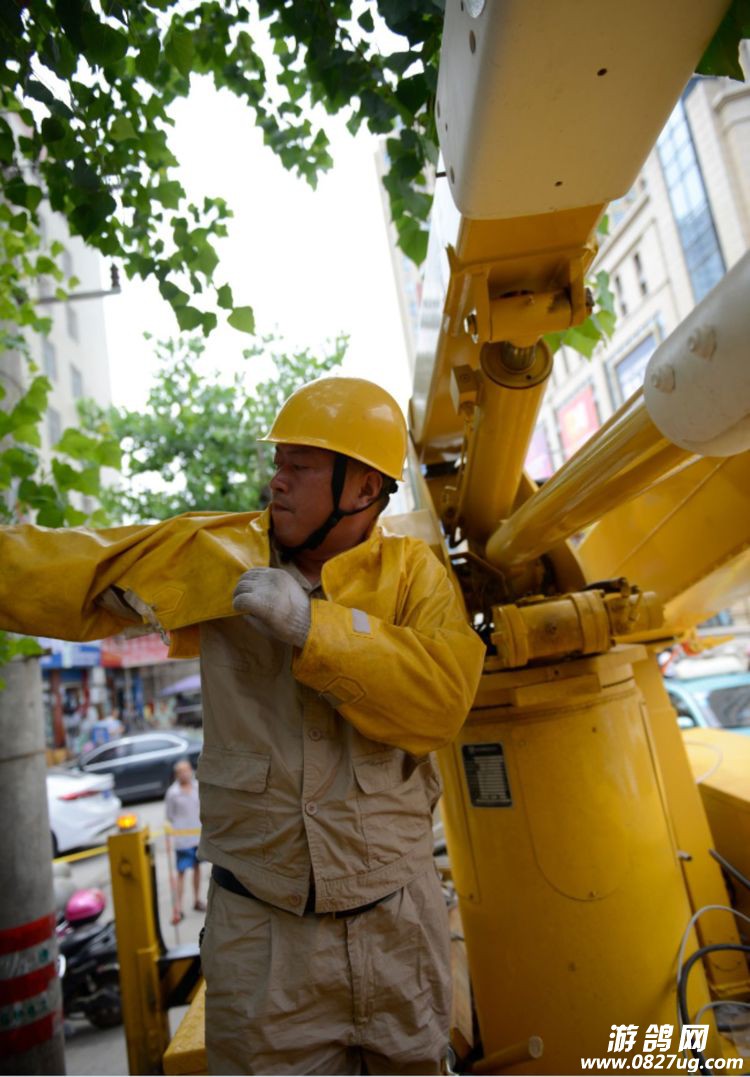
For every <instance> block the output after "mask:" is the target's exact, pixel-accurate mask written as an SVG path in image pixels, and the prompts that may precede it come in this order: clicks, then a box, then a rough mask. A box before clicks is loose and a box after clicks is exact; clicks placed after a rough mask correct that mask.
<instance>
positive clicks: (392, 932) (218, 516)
mask: <svg viewBox="0 0 750 1077" xmlns="http://www.w3.org/2000/svg"><path fill="white" fill-rule="evenodd" d="M265 441H266V442H268V443H270V444H272V445H274V446H275V452H276V464H275V474H274V477H273V479H272V481H271V484H270V494H271V503H270V505H269V506H268V507H267V508H266V509H265V510H264V511H263V512H248V513H231V514H222V513H188V514H184V515H182V516H178V517H175V518H173V519H171V520H165V521H160V522H158V523H156V524H148V525H127V526H125V527H114V528H109V529H103V530H97V531H91V530H89V529H86V528H71V529H64V530H60V531H50V530H49V529H45V528H39V527H35V526H33V525H30V524H19V525H16V526H13V527H3V528H0V563H3V564H4V565H5V566H6V567H7V572H6V573H5V574H0V628H5V629H8V630H10V631H20V632H26V633H37V634H40V635H55V636H59V637H60V638H69V639H84V640H85V639H97V638H102V637H104V636H107V635H111V634H113V633H114V632H117V631H122V630H123V629H124V628H125V627H126V626H128V625H129V624H132V622H133V621H137V622H139V623H140V624H142V625H150V626H152V627H154V628H158V629H159V630H161V631H163V632H165V633H166V632H168V633H169V641H170V655H171V656H172V657H181V658H186V657H192V656H194V655H196V654H199V655H200V660H201V677H202V689H203V690H202V698H203V724H204V745H203V751H202V754H201V757H200V760H199V762H198V769H197V776H198V781H199V787H200V802H201V824H202V830H201V838H200V845H199V852H198V855H199V857H200V858H201V859H202V860H205V861H208V862H209V863H210V864H211V865H212V877H211V880H210V883H209V891H208V898H207V906H208V908H207V913H206V925H205V934H204V936H203V939H202V944H201V958H202V964H203V971H204V975H205V978H206V988H207V990H206V1026H205V1027H206V1049H207V1055H208V1065H209V1069H210V1072H212V1073H222V1074H251V1073H264V1074H286V1073H309V1074H315V1073H325V1074H334V1073H336V1074H339V1073H360V1072H364V1071H366V1072H369V1073H383V1074H385V1073H400V1074H410V1073H439V1072H441V1067H442V1065H443V1062H444V1059H445V1057H446V1053H447V1047H448V1034H449V1030H448V1025H449V1008H450V971H449V964H450V963H449V933H448V921H447V911H446V908H445V903H444V900H443V896H442V891H441V887H440V884H439V880H438V877H437V874H436V871H435V868H434V864H433V856H432V846H433V840H432V811H433V808H434V806H435V803H436V801H437V799H438V796H439V793H440V783H439V778H438V774H437V770H436V767H435V765H434V762H433V758H432V755H431V753H432V752H433V751H434V749H436V748H438V747H440V746H442V745H445V744H447V743H449V742H450V741H451V740H452V739H453V738H454V737H455V736H456V734H457V732H458V730H459V729H460V727H461V725H462V724H463V722H464V720H465V717H466V715H467V713H468V711H469V709H470V707H471V704H472V702H473V699H474V695H475V692H476V688H477V684H478V681H479V677H480V674H481V669H482V664H483V658H484V647H483V645H482V643H481V640H480V639H479V637H478V636H477V635H476V634H475V632H474V631H473V629H472V628H471V626H470V624H469V621H468V619H467V616H466V611H465V609H464V607H463V603H462V599H461V597H460V593H459V592H458V591H457V589H456V587H455V586H454V583H453V581H452V578H451V577H450V576H449V574H448V573H447V571H446V569H445V567H444V566H443V565H442V563H441V562H440V560H439V559H438V558H437V557H436V556H435V555H434V554H433V553H432V551H431V550H430V549H429V547H428V546H427V545H426V544H425V543H424V542H422V541H420V540H418V539H415V538H411V537H405V536H399V535H394V534H388V532H387V529H386V528H385V526H381V525H380V524H379V523H378V517H379V515H380V513H381V511H382V510H383V508H384V507H385V506H386V504H387V502H388V500H389V497H390V495H391V493H392V492H393V491H394V490H395V488H396V483H397V480H399V479H400V477H401V474H402V470H403V464H404V457H405V452H406V428H405V423H404V419H403V415H402V414H401V411H400V409H399V408H398V406H397V404H396V403H395V401H394V400H393V399H392V397H390V396H389V394H388V393H386V392H384V390H382V389H380V388H379V387H378V386H376V385H374V384H372V383H371V382H368V381H364V380H362V379H358V378H345V377H327V378H321V379H320V380H318V381H315V382H311V383H310V384H308V385H306V386H304V387H303V388H301V389H299V390H298V391H297V392H296V393H294V394H293V395H292V396H291V397H290V398H289V400H288V401H287V402H286V404H284V406H283V407H282V408H281V410H280V412H279V414H278V416H277V417H276V420H275V421H274V423H273V425H272V428H271V430H270V432H269V433H268V435H267V437H266V438H265ZM63 572H64V578H65V587H64V588H61V587H60V579H61V575H62V574H63Z"/></svg>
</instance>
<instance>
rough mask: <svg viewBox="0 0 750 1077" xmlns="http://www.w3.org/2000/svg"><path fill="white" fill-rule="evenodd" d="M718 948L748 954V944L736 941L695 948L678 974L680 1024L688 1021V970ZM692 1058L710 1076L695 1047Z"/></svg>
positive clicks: (704, 1060) (706, 1076)
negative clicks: (696, 1060) (743, 944)
mask: <svg viewBox="0 0 750 1077" xmlns="http://www.w3.org/2000/svg"><path fill="white" fill-rule="evenodd" d="M720 950H724V951H726V950H732V951H737V952H739V953H743V954H750V946H742V945H741V944H740V943H736V942H719V943H714V944H713V945H711V946H701V947H700V949H698V950H695V951H694V952H693V953H692V954H691V955H690V957H689V958H688V959H687V961H686V962H685V964H684V966H683V968H682V971H681V972H680V974H679V980H678V982H677V1005H678V1007H679V1013H680V1022H681V1024H682V1025H687V1024H689V1023H690V1014H689V1013H688V1008H687V981H688V976H689V975H690V970H691V969H692V967H693V965H694V964H695V963H696V961H700V959H701V958H702V957H705V956H706V954H712V953H716V952H717V951H720ZM690 1050H691V1052H692V1055H693V1057H694V1058H697V1059H698V1068H699V1069H700V1071H701V1073H702V1074H704V1075H705V1077H711V1070H710V1069H709V1068H708V1063H707V1061H706V1058H705V1055H704V1054H703V1052H702V1051H700V1050H698V1049H697V1048H694V1047H691V1048H690Z"/></svg>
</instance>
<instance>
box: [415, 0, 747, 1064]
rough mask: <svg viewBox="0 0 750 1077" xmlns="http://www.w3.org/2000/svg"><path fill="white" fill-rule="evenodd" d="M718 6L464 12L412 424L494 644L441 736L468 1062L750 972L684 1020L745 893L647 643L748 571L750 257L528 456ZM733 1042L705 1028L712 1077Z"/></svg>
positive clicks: (735, 970) (741, 990)
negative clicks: (714, 855)
mask: <svg viewBox="0 0 750 1077" xmlns="http://www.w3.org/2000/svg"><path fill="white" fill-rule="evenodd" d="M726 6H727V5H726V3H725V2H724V0H717V2H715V3H711V2H708V3H705V2H700V3H699V2H690V3H687V4H684V5H680V10H679V32H677V28H676V26H675V17H676V12H675V7H674V5H673V4H671V3H669V2H667V0H657V2H655V3H652V2H641V0H638V2H636V3H633V4H628V5H621V4H616V3H614V2H605V3H603V4H602V3H588V2H583V3H581V4H577V5H576V6H575V19H574V20H572V19H571V8H570V6H569V5H560V4H553V3H549V2H545V0H534V2H530V3H529V2H527V0H503V2H502V3H501V2H497V3H489V2H488V3H482V2H481V0H476V2H473V3H472V2H466V0H464V2H460V0H448V3H447V5H446V21H445V32H444V39H443V49H442V54H441V67H440V77H439V82H438V91H437V105H436V118H437V123H438V130H439V134H440V139H441V148H442V152H443V159H444V164H445V173H446V177H445V180H444V181H443V182H444V184H445V186H444V188H443V189H442V190H441V189H440V188H439V189H438V195H437V201H438V203H440V201H441V199H442V200H443V203H444V202H445V200H446V195H447V190H446V187H447V189H448V190H449V191H450V196H451V199H452V201H453V202H454V203H455V206H456V207H457V210H458V213H456V211H455V210H453V211H452V212H451V207H450V206H448V207H446V206H445V205H444V204H443V205H442V206H440V205H439V206H438V217H439V218H440V219H441V220H442V221H446V220H451V219H452V234H451V235H450V236H449V237H448V239H449V245H448V248H447V267H446V266H445V263H443V267H442V282H443V285H444V288H443V292H444V300H443V306H442V316H441V319H440V330H439V335H438V338H437V341H436V343H435V346H434V349H433V348H431V347H423V348H421V349H419V350H418V356H417V367H416V372H415V389H414V395H413V398H412V402H411V410H410V425H411V432H412V437H413V440H414V444H415V471H418V472H419V474H418V475H416V476H415V477H414V479H413V486H414V489H415V494H416V499H417V506H418V508H419V509H422V510H424V509H427V510H428V511H429V512H431V513H432V514H433V516H434V518H435V520H436V522H437V521H439V523H440V525H441V526H442V530H443V532H444V534H445V537H446V540H447V543H448V545H449V546H450V547H451V548H452V549H453V551H454V552H453V553H452V554H451V555H448V554H447V553H446V554H445V556H446V559H448V560H450V562H451V563H452V565H453V567H454V569H455V571H456V575H457V578H458V580H459V582H460V584H461V586H462V588H463V591H464V596H465V599H466V604H467V611H468V615H469V617H470V618H471V619H472V620H473V622H474V623H475V625H476V626H477V627H478V629H479V630H480V631H481V632H482V634H483V637H484V639H485V641H486V642H487V643H488V658H487V662H486V666H485V674H484V677H483V680H482V685H481V688H480V691H479V695H478V697H477V700H476V702H475V706H474V708H473V710H472V713H471V715H470V718H469V721H468V722H467V724H466V726H465V727H464V729H463V730H462V733H461V734H460V736H459V738H458V740H457V742H456V743H455V744H454V745H453V746H451V747H450V748H448V749H445V750H444V751H443V752H441V753H440V754H441V760H440V761H441V768H442V770H443V775H444V780H445V786H446V792H445V798H444V802H443V816H444V820H445V827H446V834H447V838H448V846H449V851H450V854H451V863H452V870H453V878H454V882H455V886H456V890H457V893H458V897H459V906H460V909H461V915H462V920H463V925H464V932H465V936H466V944H467V950H468V959H469V969H470V974H471V981H472V985H473V991H474V1000H475V1006H476V1012H477V1016H478V1022H479V1030H480V1035H481V1044H482V1051H483V1055H484V1057H483V1059H481V1060H476V1059H475V1060H474V1061H475V1064H476V1067H477V1071H478V1072H529V1073H531V1072H536V1073H550V1072H559V1073H574V1072H578V1071H579V1068H580V1059H581V1057H582V1056H587V1055H588V1056H594V1057H595V1056H602V1055H606V1052H607V1045H608V1037H609V1034H610V1029H611V1028H612V1026H613V1025H621V1024H628V1025H635V1026H638V1027H639V1028H640V1030H641V1033H643V1032H645V1030H646V1029H647V1027H648V1026H649V1025H652V1024H655V1025H657V1026H661V1025H664V1024H672V1025H675V1026H679V1024H680V1023H681V1022H682V1021H684V1020H685V1014H686V1013H690V1014H694V1013H696V1012H697V1011H698V1009H699V1008H700V1007H702V1006H705V1005H707V1004H708V1003H709V1002H710V1001H711V999H712V998H718V999H721V998H725V997H738V996H739V997H743V998H745V999H746V998H747V997H748V992H749V991H750V982H749V980H748V969H747V963H746V960H745V955H744V954H743V953H742V952H741V950H731V949H730V950H726V949H724V950H714V951H711V952H709V953H707V954H706V955H705V960H704V963H703V964H702V965H701V964H700V963H699V965H698V966H697V967H695V968H694V969H693V971H692V973H691V977H690V980H689V983H688V988H687V997H686V998H685V999H683V1008H682V1015H681V1017H680V1018H679V1019H678V1018H677V1017H676V1014H677V998H676V996H677V990H676V986H677V980H678V972H679V970H678V967H677V962H678V953H679V951H680V944H681V941H682V938H683V934H684V933H685V932H687V943H686V945H687V947H688V950H689V951H692V950H695V949H696V948H697V947H698V945H709V944H713V945H716V944H719V945H727V946H738V945H739V936H738V934H737V930H736V927H735V923H734V918H733V916H732V914H731V912H727V913H721V912H717V911H712V912H706V913H701V915H700V916H699V918H698V920H697V927H696V929H695V933H693V929H692V925H691V918H692V916H693V914H695V913H697V912H698V910H699V909H702V908H703V907H704V906H706V905H723V906H727V905H728V897H727V892H726V888H725V886H724V883H723V879H722V877H721V874H720V872H719V870H718V866H717V865H716V863H715V862H714V861H712V859H711V858H710V856H709V853H708V850H709V848H710V846H711V835H710V832H709V829H708V825H707V823H706V818H705V814H704V812H703V809H702V807H701V803H700V799H699V795H698V792H697V790H696V788H695V785H694V782H693V779H692V775H691V773H690V769H689V766H688V763H687V759H686V756H685V751H684V748H683V746H682V742H681V739H680V737H679V733H678V729H677V725H676V722H675V720H674V713H673V711H672V710H671V708H670V706H669V703H668V700H667V697H666V693H665V691H664V688H663V685H662V683H661V678H660V676H659V674H658V668H657V666H656V661H655V658H654V657H653V655H652V654H650V653H649V650H648V649H647V648H646V647H644V646H643V644H644V643H648V642H649V641H652V640H662V641H663V640H666V639H669V638H671V636H672V634H673V633H674V632H675V631H679V630H684V629H685V628H687V627H691V626H692V625H694V624H696V623H697V622H698V621H699V620H701V619H702V618H704V617H706V616H708V615H709V614H710V613H711V612H714V610H715V608H716V607H715V606H714V607H713V608H711V597H713V599H714V600H715V601H719V602H722V601H723V599H724V597H725V596H726V595H727V594H730V593H732V589H733V588H734V591H735V592H736V589H737V587H738V585H739V583H740V581H742V582H743V583H744V586H745V588H746V587H747V579H748V577H747V575H746V574H745V575H744V576H743V575H742V570H743V569H744V567H745V566H746V562H747V553H746V547H747V545H748V539H749V538H750V514H748V513H747V511H746V510H745V511H744V512H740V513H738V512H736V508H737V505H738V502H741V501H742V499H743V498H745V497H746V496H747V494H748V493H750V458H749V457H748V455H747V451H746V450H747V449H748V448H750V437H748V429H747V427H748V422H747V419H745V418H744V417H745V416H746V415H747V414H748V413H750V386H748V379H747V377H746V375H744V373H743V365H744V358H745V347H744V341H746V340H747V339H748V334H749V333H750V317H749V315H748V309H747V302H746V296H747V295H748V292H749V288H748V285H749V284H750V257H746V258H745V259H744V260H743V262H741V263H740V264H739V265H738V266H737V267H736V268H735V269H734V270H733V271H732V272H731V273H730V274H729V275H728V276H727V278H726V279H725V280H724V281H722V282H721V284H720V285H719V286H718V287H717V288H716V289H715V291H714V292H713V293H712V294H711V295H710V296H709V297H707V299H706V300H705V301H704V303H703V304H702V305H701V307H700V308H698V309H697V310H696V311H695V312H694V315H693V316H691V318H690V319H689V320H688V322H687V323H686V324H685V325H684V326H683V327H681V328H680V329H679V330H677V332H676V333H675V334H673V337H672V338H670V340H668V341H666V342H665V343H664V345H662V347H661V348H660V349H659V350H658V351H657V353H656V354H655V356H654V357H653V359H652V362H651V365H650V367H649V371H648V372H647V375H646V380H647V386H646V390H645V392H639V393H638V394H636V396H635V397H634V398H633V399H631V400H630V401H628V403H627V404H626V405H625V406H624V407H623V408H622V409H621V410H620V412H618V413H617V414H616V415H615V416H613V418H612V419H611V420H610V421H609V422H608V423H607V424H606V425H605V426H604V427H603V428H602V429H601V430H599V431H598V432H597V433H596V434H595V435H594V436H593V437H592V438H591V440H590V441H589V442H588V444H587V445H585V446H584V447H583V448H582V449H581V450H579V452H578V453H577V454H576V455H575V456H574V457H573V458H572V459H571V460H570V461H568V463H567V464H566V465H565V466H564V467H563V468H562V469H561V471H560V472H558V474H557V475H555V476H554V477H553V478H552V479H551V480H549V481H548V482H547V483H546V484H545V485H544V486H543V487H542V488H541V489H539V490H537V489H536V488H535V487H534V484H533V483H531V482H530V480H528V479H526V478H525V476H524V475H523V462H524V459H525V456H526V453H527V449H528V444H529V441H530V438H531V434H532V432H533V429H534V425H535V422H536V418H537V414H538V410H539V406H540V403H541V399H542V395H543V392H544V388H545V382H546V380H547V378H548V376H549V373H550V370H551V366H552V362H551V357H550V355H549V351H548V349H547V347H546V345H545V343H544V341H543V339H542V337H543V335H544V334H545V333H547V332H550V331H552V330H559V329H561V328H565V327H567V326H569V325H575V324H578V323H580V322H581V321H582V320H583V319H584V318H585V317H586V315H587V313H588V311H589V308H590V300H589V297H588V296H587V293H586V289H585V280H584V278H585V274H586V272H587V270H588V268H589V266H590V264H591V262H592V260H593V258H594V256H595V253H596V226H597V222H598V221H599V218H600V217H601V215H602V213H603V212H604V209H605V207H606V205H607V203H608V202H609V201H611V200H613V199H615V198H618V197H621V196H622V195H624V194H625V193H626V192H627V191H628V189H629V188H630V186H631V185H632V183H633V181H634V180H635V178H636V176H637V174H638V172H639V170H640V168H641V166H642V164H643V161H644V159H645V157H646V155H647V153H648V152H649V150H650V149H651V146H652V145H653V143H654V141H655V139H656V136H657V135H658V133H659V132H660V130H661V128H662V127H663V125H664V123H665V121H666V119H667V118H668V116H669V114H670V112H671V111H672V109H673V107H674V105H675V103H676V101H677V99H678V98H679V96H680V94H681V92H682V90H683V88H684V86H685V83H686V82H687V80H688V78H689V77H690V75H691V74H692V72H693V70H694V69H695V66H696V64H697V62H698V60H699V58H700V56H701V54H702V52H703V50H704V49H705V47H706V45H707V43H708V41H709V40H710V38H711V37H712V35H713V32H714V29H715V27H716V26H717V25H718V23H719V21H720V20H721V18H722V16H723V14H724V11H725V9H726ZM657 58H658V59H657ZM438 182H439V183H440V181H438ZM429 257H430V256H429V255H428V262H429ZM438 260H439V255H438V254H437V252H436V251H435V248H434V247H433V263H434V264H436V265H437V264H438ZM425 292H426V294H428V295H434V294H435V285H434V284H430V282H426V285H425ZM696 382H700V387H699V388H698V389H697V391H696V389H695V385H696ZM691 386H692V392H691ZM688 399H692V401H693V403H692V411H691V414H690V417H689V418H688V419H687V421H686V420H685V416H686V413H687V409H688V405H687V400H688ZM706 400H711V401H715V402H716V403H715V404H714V406H713V407H712V408H711V409H707V408H706V407H705V401H706ZM696 402H697V407H696ZM707 410H708V411H709V421H708V422H706V421H704V413H705V412H706V411H707ZM737 453H740V454H741V455H733V454H737ZM706 454H708V458H707V455H706ZM716 455H725V456H726V457H727V458H726V459H724V460H720V461H717V460H715V459H712V457H714V456H716ZM730 476H731V478H730ZM696 477H698V478H699V480H700V481H699V482H697V483H696V481H695V480H696ZM728 490H731V491H732V493H733V497H732V499H731V505H732V506H733V507H734V508H735V514H734V518H733V521H732V526H731V527H729V528H728V529H727V530H726V531H723V530H722V529H720V528H717V529H716V530H717V532H719V533H718V534H717V535H716V536H715V541H713V542H712V543H709V544H708V548H707V549H706V550H705V551H704V552H698V554H697V557H696V556H694V555H693V556H692V557H691V572H690V574H689V577H688V573H687V572H686V558H685V555H684V553H681V550H683V551H684V550H685V541H684V538H683V541H682V542H681V543H679V542H678V543H675V538H676V536H677V532H678V525H675V526H672V515H673V514H677V517H678V519H679V522H680V524H681V525H682V528H683V530H688V529H690V528H691V526H694V525H695V521H696V517H697V514H698V513H699V512H700V511H704V510H705V506H706V505H707V504H708V505H710V506H711V508H712V510H716V511H717V512H718V513H719V514H720V516H721V518H722V521H723V520H724V518H725V517H728V516H729V515H730V509H729V507H728V506H727V508H726V509H724V508H722V507H721V504H720V503H721V499H722V497H723V496H724V495H725V494H726V493H727V491H728ZM634 507H635V511H632V510H633V508H634ZM592 524H596V526H595V527H594V528H593V530H592V531H591V532H590V533H589V535H588V537H587V538H586V539H585V541H584V542H583V544H582V545H581V546H580V547H579V548H578V549H574V548H573V547H572V546H571V544H570V543H569V542H568V539H569V538H570V537H571V536H572V535H574V534H575V533H576V532H580V531H581V530H583V529H584V528H586V527H589V526H590V525H592ZM664 536H668V538H669V541H670V551H671V554H672V557H673V560H674V561H675V562H676V567H675V568H674V569H672V570H668V571H667V572H666V573H664V571H663V568H664V556H663V555H664V546H663V538H664ZM631 566H632V568H631ZM703 581H710V583H711V589H712V592H713V594H711V591H709V588H708V587H707V586H705V585H703ZM665 602H666V621H664V617H663V614H664V611H663V608H662V607H663V605H664V603H665ZM706 1013H707V1014H711V1013H712V1011H711V1010H710V1009H709V1010H707V1011H706ZM704 1020H706V1018H704ZM678 1035H679V1034H678V1033H676V1038H675V1044H674V1046H675V1047H676V1044H677V1037H678ZM733 1053H734V1047H733V1045H732V1043H731V1042H730V1041H729V1040H727V1039H726V1038H725V1037H722V1036H720V1035H719V1033H718V1031H717V1029H716V1026H715V1024H714V1023H713V1021H712V1023H711V1034H710V1038H709V1042H708V1046H707V1047H706V1049H705V1052H704V1053H703V1054H701V1055H700V1057H699V1064H700V1066H701V1068H702V1069H704V1070H705V1069H706V1068H707V1063H706V1059H707V1058H709V1057H711V1056H713V1057H715V1058H721V1057H722V1055H725V1054H726V1055H731V1054H733ZM468 1064H470V1060H468V1061H466V1060H465V1065H468Z"/></svg>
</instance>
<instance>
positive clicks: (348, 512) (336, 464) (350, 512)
mask: <svg viewBox="0 0 750 1077" xmlns="http://www.w3.org/2000/svg"><path fill="white" fill-rule="evenodd" d="M348 461H349V457H348V456H344V454H343V453H339V452H337V453H336V454H335V459H334V461H333V474H332V475H331V494H332V495H333V511H332V512H331V514H330V516H329V517H328V519H327V520H324V521H323V523H322V524H321V525H320V527H318V528H316V530H315V531H313V532H312V534H311V535H308V536H307V538H306V539H305V541H304V542H300V544H299V545H298V546H282V545H280V544H278V543H277V545H278V549H279V554H280V556H281V559H282V561H290V560H291V559H292V558H293V557H294V555H295V554H298V553H301V552H302V551H303V550H317V548H318V546H320V545H321V544H322V543H323V542H324V541H325V540H326V538H327V537H328V535H329V533H330V532H331V531H333V529H334V527H335V526H336V524H337V523H338V522H339V520H343V518H344V517H345V516H357V515H359V513H360V512H365V511H366V510H367V509H371V508H372V506H373V505H376V504H377V503H378V501H385V502H386V503H387V502H388V499H389V497H390V495H391V491H390V490H388V489H387V488H386V486H384V487H383V489H382V490H381V492H380V493H379V494H378V496H377V497H374V498H373V499H372V501H368V502H367V504H366V505H363V506H362V508H361V509H342V508H339V501H340V500H341V494H342V493H343V490H344V482H345V480H346V465H347V463H348ZM272 533H273V531H272Z"/></svg>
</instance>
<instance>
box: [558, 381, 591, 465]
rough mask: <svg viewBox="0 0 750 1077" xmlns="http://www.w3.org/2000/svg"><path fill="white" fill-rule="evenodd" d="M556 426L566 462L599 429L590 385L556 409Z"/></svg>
mask: <svg viewBox="0 0 750 1077" xmlns="http://www.w3.org/2000/svg"><path fill="white" fill-rule="evenodd" d="M557 425H558V429H559V431H560V441H561V442H562V447H563V452H564V454H565V459H566V460H568V459H570V457H571V456H572V455H573V453H574V452H575V451H576V450H577V449H580V447H581V445H583V443H584V442H585V441H588V439H589V438H590V437H591V435H592V434H593V433H594V431H595V430H597V429H598V427H599V410H598V408H597V406H596V400H595V399H594V388H593V386H592V385H585V386H584V387H583V388H582V389H580V390H579V391H578V392H577V393H576V394H575V396H573V397H571V399H570V400H567V401H566V402H565V403H564V404H563V405H562V406H561V407H559V408H558V409H557Z"/></svg>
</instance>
